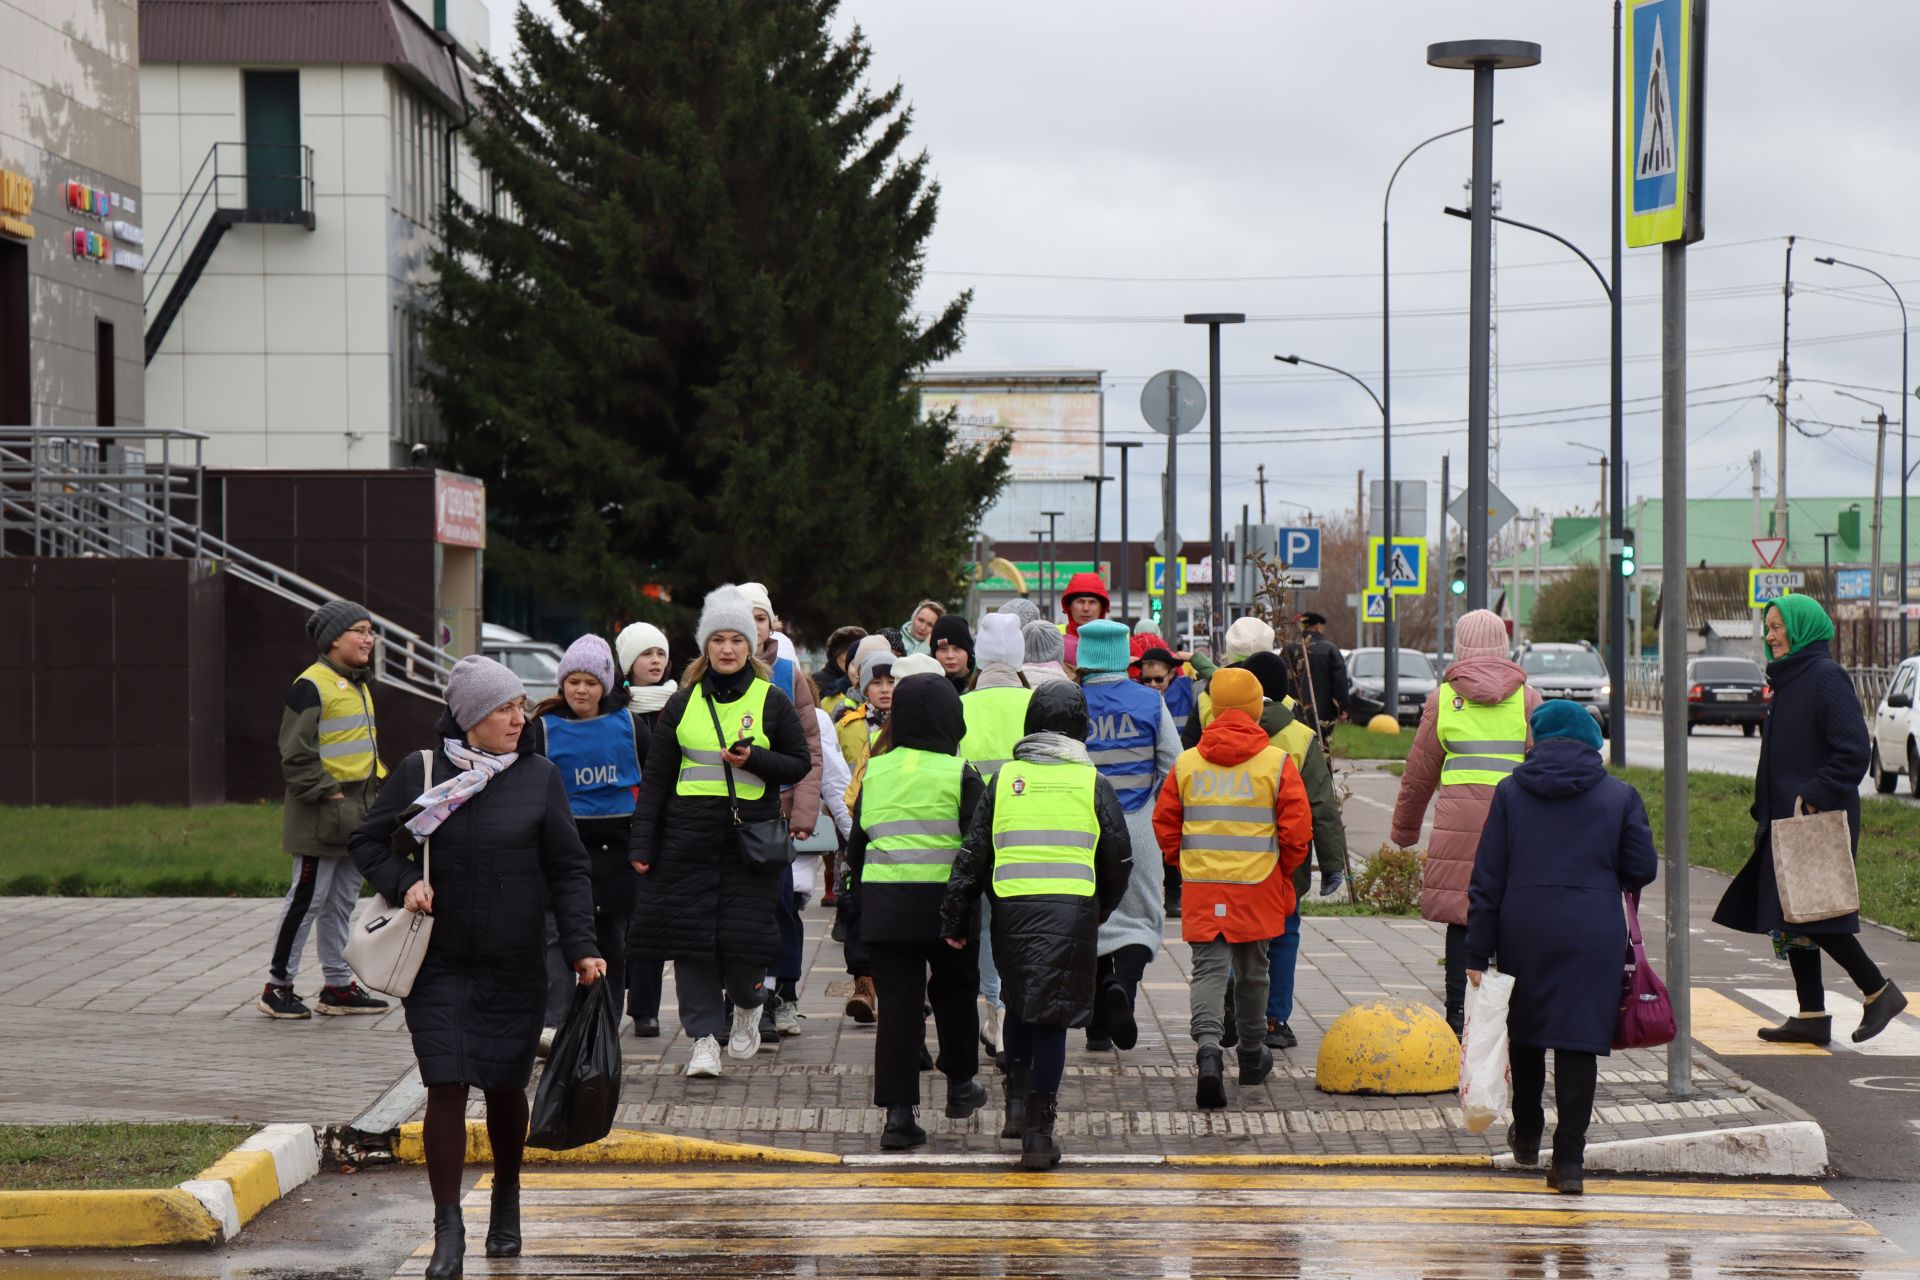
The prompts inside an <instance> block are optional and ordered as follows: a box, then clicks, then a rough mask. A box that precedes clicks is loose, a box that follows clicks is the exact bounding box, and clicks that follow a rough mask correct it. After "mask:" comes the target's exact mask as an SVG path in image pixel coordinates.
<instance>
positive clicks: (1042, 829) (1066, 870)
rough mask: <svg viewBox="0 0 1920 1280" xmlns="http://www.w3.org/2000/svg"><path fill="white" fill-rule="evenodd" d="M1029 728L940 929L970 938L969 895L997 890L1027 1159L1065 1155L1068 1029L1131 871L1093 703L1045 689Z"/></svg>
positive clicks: (962, 863)
mask: <svg viewBox="0 0 1920 1280" xmlns="http://www.w3.org/2000/svg"><path fill="white" fill-rule="evenodd" d="M1025 728H1026V731H1027V732H1026V736H1025V737H1023V738H1021V739H1020V741H1019V742H1017V743H1015V744H1014V748H1013V759H1012V761H1011V762H1009V763H1008V764H1006V765H1005V766H1003V767H1002V768H1001V770H1000V772H999V773H998V774H996V775H995V777H994V781H993V786H992V787H991V788H989V789H988V790H987V793H986V797H985V799H984V800H982V802H981V803H980V806H979V807H978V808H977V809H976V810H975V811H974V815H973V822H972V824H971V825H970V826H969V827H968V829H967V835H966V838H965V840H963V841H962V842H961V849H960V856H959V857H958V858H957V859H955V860H954V864H953V876H952V878H951V879H950V880H949V881H948V882H947V892H946V896H945V898H944V899H942V901H941V904H940V931H941V934H942V936H943V937H945V938H946V940H947V945H948V946H949V947H952V948H954V949H956V950H959V949H963V948H965V947H967V946H969V945H971V940H972V938H973V926H974V911H975V904H976V903H977V902H978V900H979V898H980V895H981V894H983V893H986V894H991V895H992V899H991V900H992V903H993V954H994V960H995V962H996V963H997V964H998V965H999V968H1000V983H1001V994H1002V996H1003V997H1004V998H1005V1000H1006V1002H1007V1022H1006V1036H1007V1077H1006V1079H1007V1126H1006V1128H1004V1129H1002V1130H1001V1131H1000V1136H1001V1137H1003V1138H1011V1137H1018V1138H1019V1139H1020V1140H1021V1144H1020V1145H1021V1152H1020V1164H1021V1167H1022V1168H1027V1169H1048V1168H1051V1167H1053V1166H1054V1165H1055V1164H1058V1163H1059V1162H1060V1145H1059V1143H1057V1142H1056V1141H1055V1140H1054V1136H1053V1126H1054V1118H1055V1113H1056V1111H1057V1108H1058V1104H1059V1092H1060V1079H1061V1076H1062V1075H1063V1073H1064V1071H1065V1069H1066V1060H1067V1031H1068V1029H1069V1028H1071V1027H1084V1026H1086V1025H1087V1022H1088V1020H1089V1019H1090V1018H1091V1017H1092V1016H1093V999H1094V975H1095V971H1096V969H1097V967H1098V963H1099V956H1100V944H1099V931H1100V925H1101V923H1102V922H1103V921H1104V920H1105V919H1106V918H1107V917H1108V916H1109V915H1112V914H1113V909H1114V908H1115V907H1117V906H1119V905H1120V899H1121V897H1122V896H1124V895H1125V893H1126V891H1127V883H1128V880H1129V878H1130V877H1131V876H1132V874H1133V850H1132V845H1131V842H1130V841H1129V840H1128V837H1127V818H1126V814H1125V813H1124V812H1122V810H1121V808H1120V799H1119V797H1118V796H1117V795H1115V794H1114V790H1113V784H1112V783H1110V782H1108V781H1107V780H1106V779H1105V778H1103V777H1101V776H1100V774H1099V773H1098V771H1096V770H1095V769H1094V767H1093V761H1092V759H1091V758H1090V757H1089V756H1088V755H1087V747H1086V740H1087V700H1086V697H1085V695H1083V694H1082V693H1081V692H1080V687H1079V686H1078V685H1073V684H1067V683H1064V682H1057V681H1056V682H1054V683H1051V684H1047V685H1045V686H1043V687H1041V688H1038V689H1035V690H1034V691H1033V698H1032V700H1031V701H1029V702H1028V704H1027V717H1026V722H1025Z"/></svg>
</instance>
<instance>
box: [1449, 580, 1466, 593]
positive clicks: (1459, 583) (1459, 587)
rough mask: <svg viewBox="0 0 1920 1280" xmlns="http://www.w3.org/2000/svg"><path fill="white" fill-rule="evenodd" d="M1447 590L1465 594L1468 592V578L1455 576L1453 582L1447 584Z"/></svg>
mask: <svg viewBox="0 0 1920 1280" xmlns="http://www.w3.org/2000/svg"><path fill="white" fill-rule="evenodd" d="M1447 590H1449V591H1451V592H1453V594H1455V595H1457V596H1463V595H1465V594H1467V583H1466V580H1465V579H1464V578H1455V579H1454V580H1453V581H1452V582H1450V583H1448V584H1447Z"/></svg>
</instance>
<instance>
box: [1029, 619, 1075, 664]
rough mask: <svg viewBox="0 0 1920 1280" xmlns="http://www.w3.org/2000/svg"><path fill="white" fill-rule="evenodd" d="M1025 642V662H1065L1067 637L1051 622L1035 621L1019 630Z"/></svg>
mask: <svg viewBox="0 0 1920 1280" xmlns="http://www.w3.org/2000/svg"><path fill="white" fill-rule="evenodd" d="M1020 631H1021V634H1022V635H1023V636H1024V637H1025V638H1026V642H1027V662H1028V663H1029V664H1033V665H1038V664H1040V663H1043V662H1065V661H1066V658H1067V637H1066V636H1065V635H1064V634H1062V633H1061V631H1060V628H1058V627H1056V626H1054V625H1053V624H1052V623H1051V622H1046V621H1041V620H1036V621H1033V622H1029V623H1028V624H1027V625H1026V626H1024V627H1022V628H1021V629H1020Z"/></svg>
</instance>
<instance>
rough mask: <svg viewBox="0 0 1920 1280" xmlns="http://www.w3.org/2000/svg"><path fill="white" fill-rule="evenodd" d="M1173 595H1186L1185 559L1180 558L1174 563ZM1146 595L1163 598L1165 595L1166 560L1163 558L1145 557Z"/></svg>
mask: <svg viewBox="0 0 1920 1280" xmlns="http://www.w3.org/2000/svg"><path fill="white" fill-rule="evenodd" d="M1173 564H1174V569H1173V594H1175V595H1176V596H1183V595H1185V594H1187V558H1186V557H1185V556H1181V557H1179V558H1178V559H1176V560H1175V561H1174V562H1173ZM1147 594H1148V595H1150V596H1164V595H1165V594H1167V558H1166V557H1165V556H1148V557H1147Z"/></svg>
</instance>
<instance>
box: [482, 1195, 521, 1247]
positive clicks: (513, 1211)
mask: <svg viewBox="0 0 1920 1280" xmlns="http://www.w3.org/2000/svg"><path fill="white" fill-rule="evenodd" d="M487 1256H488V1257H489V1258H517V1257H519V1256H520V1179H519V1178H514V1179H512V1180H511V1181H507V1180H503V1179H501V1178H495V1179H494V1180H493V1206H492V1209H491V1211H490V1212H489V1213H488V1214H487Z"/></svg>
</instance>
